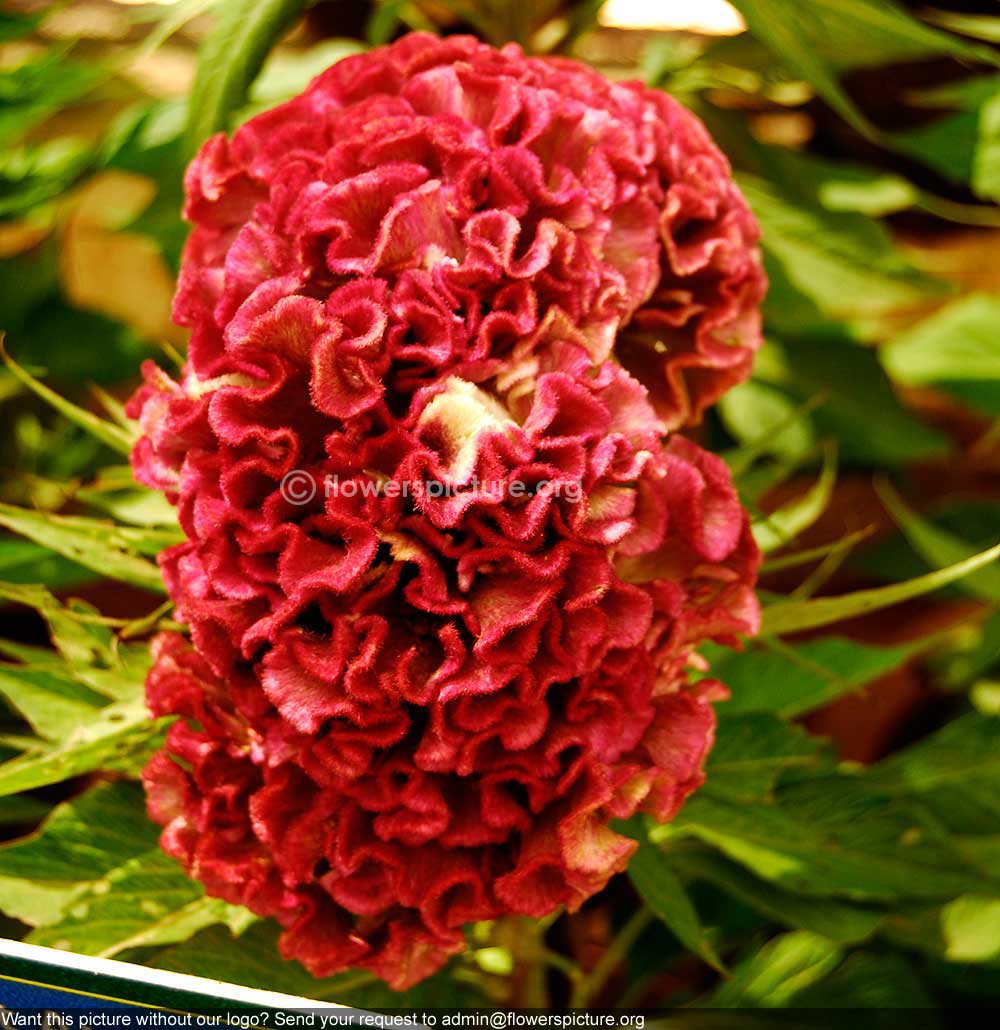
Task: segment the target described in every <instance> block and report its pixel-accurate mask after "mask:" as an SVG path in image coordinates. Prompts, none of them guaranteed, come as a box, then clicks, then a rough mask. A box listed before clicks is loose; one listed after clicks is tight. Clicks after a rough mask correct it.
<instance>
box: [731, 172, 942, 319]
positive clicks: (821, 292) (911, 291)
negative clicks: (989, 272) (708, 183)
mask: <svg viewBox="0 0 1000 1030" xmlns="http://www.w3.org/2000/svg"><path fill="white" fill-rule="evenodd" d="M738 178H739V184H740V188H741V189H742V191H743V193H744V195H745V196H746V198H747V201H748V202H749V203H750V206H751V207H752V208H753V212H754V214H755V215H756V216H757V219H758V221H759V222H760V225H761V230H762V232H763V247H764V252H765V254H766V255H769V256H770V257H771V258H772V259H773V260H776V261H778V262H780V263H781V265H782V268H783V272H784V275H785V276H786V277H787V279H788V281H789V282H790V283H791V284H792V285H793V286H794V287H795V288H796V289H797V290H799V291H800V292H801V293H803V294H805V295H806V296H807V297H808V298H810V299H811V300H812V301H813V302H814V303H815V304H816V305H817V306H818V308H819V310H820V311H821V312H822V313H823V314H824V315H825V316H826V317H828V318H832V319H835V320H837V321H843V322H846V323H848V324H851V325H853V326H855V327H856V329H857V331H858V332H859V333H862V334H864V335H871V332H870V330H868V326H869V324H870V323H871V322H872V321H873V320H876V319H878V318H880V317H883V316H885V315H886V314H887V313H889V312H891V311H892V310H894V309H896V308H898V307H899V306H902V305H906V304H914V303H917V302H918V301H921V300H924V299H925V298H926V295H927V292H928V290H929V289H930V288H931V286H932V284H933V283H934V280H932V279H930V278H929V277H928V276H926V275H923V274H922V273H920V272H918V271H917V270H916V269H915V268H914V267H913V266H912V265H910V264H909V263H908V262H907V261H906V260H905V259H904V258H903V257H902V255H901V254H900V253H899V251H898V250H897V249H896V247H895V246H894V244H893V243H892V240H891V238H890V237H888V236H887V235H886V233H885V231H884V230H883V229H882V228H881V226H879V224H878V223H877V222H874V221H872V220H871V219H869V218H866V217H864V216H863V215H858V214H853V213H849V212H847V213H845V212H833V211H829V210H827V209H826V208H824V207H822V206H821V205H820V204H819V203H818V202H816V203H812V204H811V203H808V202H807V201H806V200H805V198H804V197H801V196H795V197H792V198H789V197H787V196H785V195H784V194H783V193H782V192H780V191H779V190H778V189H777V188H776V187H775V186H774V185H773V184H771V183H768V182H766V181H765V180H763V179H759V178H756V177H754V176H749V175H740V176H739V177H738ZM938 288H940V287H938ZM765 310H766V311H770V310H771V307H770V305H768V306H766V307H765Z"/></svg>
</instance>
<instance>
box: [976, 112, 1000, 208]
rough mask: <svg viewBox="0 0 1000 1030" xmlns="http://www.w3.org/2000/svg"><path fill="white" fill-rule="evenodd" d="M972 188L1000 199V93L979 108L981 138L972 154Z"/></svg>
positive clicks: (986, 197)
mask: <svg viewBox="0 0 1000 1030" xmlns="http://www.w3.org/2000/svg"><path fill="white" fill-rule="evenodd" d="M972 189H973V191H974V192H975V194H976V195H977V196H980V197H983V198H984V199H986V200H994V201H996V200H1000V93H998V94H997V95H996V96H994V97H991V98H990V99H989V100H987V101H986V103H985V104H983V106H982V107H981V108H980V109H979V139H978V141H977V143H976V149H975V151H974V153H973V155H972Z"/></svg>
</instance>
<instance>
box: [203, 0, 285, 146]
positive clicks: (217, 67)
mask: <svg viewBox="0 0 1000 1030" xmlns="http://www.w3.org/2000/svg"><path fill="white" fill-rule="evenodd" d="M305 6H306V0H253V2H251V0H223V2H222V3H220V4H218V6H217V9H216V11H217V18H218V21H217V23H216V25H215V27H214V28H213V29H212V31H211V32H210V33H209V34H208V36H206V37H205V40H204V42H203V43H202V45H201V48H200V50H199V52H198V69H197V72H196V74H195V81H194V86H193V87H192V90H191V100H190V106H189V115H188V125H187V139H188V146H189V149H190V150H192V151H193V150H195V149H196V148H197V147H199V146H200V145H201V144H202V143H203V142H204V140H206V139H207V138H208V137H209V136H211V135H212V133H213V132H217V131H219V130H220V129H226V128H227V127H228V125H229V118H230V115H231V114H232V113H233V112H234V111H236V110H238V109H239V108H240V107H242V106H243V104H244V102H245V100H246V97H247V92H248V90H249V89H250V85H251V83H252V82H253V80H254V79H255V78H256V77H257V73H258V72H259V71H260V69H261V67H262V66H263V64H264V59H265V58H266V57H267V55H268V52H269V51H270V49H271V47H272V46H274V44H275V43H276V42H277V41H278V40H279V39H280V38H281V36H282V35H283V34H284V32H285V30H286V29H288V28H289V27H290V26H291V24H292V22H293V21H294V20H295V19H296V18H297V17H298V16H299V14H300V13H301V12H302V10H303V9H304V8H305Z"/></svg>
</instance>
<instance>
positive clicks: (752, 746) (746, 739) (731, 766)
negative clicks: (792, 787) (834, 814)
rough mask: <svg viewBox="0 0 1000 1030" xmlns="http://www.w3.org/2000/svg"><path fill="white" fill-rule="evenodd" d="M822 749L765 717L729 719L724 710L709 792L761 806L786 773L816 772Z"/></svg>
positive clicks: (756, 714)
mask: <svg viewBox="0 0 1000 1030" xmlns="http://www.w3.org/2000/svg"><path fill="white" fill-rule="evenodd" d="M822 747H823V745H822V742H821V741H819V740H817V739H816V738H815V737H811V736H810V735H809V734H808V733H806V732H805V730H803V729H801V728H800V727H798V726H791V725H789V724H788V723H786V722H782V721H781V720H780V719H778V718H777V717H776V716H774V715H772V714H770V713H768V712H745V713H742V714H741V713H735V714H732V715H731V714H729V713H728V712H726V710H725V708H722V709H721V714H720V719H719V726H718V729H717V731H716V740H715V747H714V748H713V749H712V751H711V753H710V754H709V757H708V767H707V775H708V779H709V784H708V787H707V789H708V790H709V791H710V792H711V793H712V795H713V796H716V797H725V798H729V799H733V800H741V799H742V800H744V801H757V800H763V799H765V798H767V797H768V796H769V795H770V794H771V792H772V790H773V789H774V785H775V783H776V782H777V780H778V777H779V776H780V775H781V774H782V773H783V772H785V771H786V770H788V769H791V768H800V769H803V768H805V769H807V768H814V767H816V766H817V765H818V764H819V754H820V751H821V750H822Z"/></svg>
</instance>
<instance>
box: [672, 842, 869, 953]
mask: <svg viewBox="0 0 1000 1030" xmlns="http://www.w3.org/2000/svg"><path fill="white" fill-rule="evenodd" d="M671 856H672V861H673V863H674V865H675V866H676V867H677V868H678V870H679V871H680V872H681V873H683V875H684V876H685V877H687V878H689V879H693V880H701V881H705V882H707V883H711V884H713V885H714V886H716V887H718V888H719V889H720V890H722V891H724V892H725V893H727V894H731V895H732V896H733V897H734V898H737V899H739V900H740V901H742V902H743V903H744V904H746V905H749V906H750V907H751V908H752V909H755V910H756V911H757V912H759V913H760V914H761V915H763V916H765V917H766V918H768V919H771V920H774V921H775V922H777V923H780V924H781V925H782V926H787V927H790V928H791V929H797V930H810V931H812V932H813V933H818V934H820V935H821V936H823V937H826V938H828V939H829V940H831V941H834V942H836V943H838V944H856V943H857V942H859V941H863V940H866V939H867V938H869V937H871V936H872V934H873V933H875V931H876V930H877V929H878V927H879V925H880V924H881V922H882V919H883V912H882V911H880V910H879V909H874V908H863V907H861V906H859V905H851V904H848V903H847V902H843V901H836V900H833V899H831V898H814V897H804V896H802V895H801V894H795V893H794V892H792V891H787V890H782V889H781V888H780V887H776V886H775V885H774V884H772V883H768V882H767V881H766V880H762V879H760V878H759V877H756V876H754V875H752V874H751V873H749V872H748V871H747V870H746V869H744V868H743V867H742V866H739V865H737V864H736V863H735V862H730V861H729V860H728V859H726V858H723V857H722V856H721V855H719V854H718V853H716V852H713V851H709V850H708V849H707V848H704V847H701V846H699V847H697V848H693V849H691V848H687V847H685V848H675V849H673V850H672V851H671Z"/></svg>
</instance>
